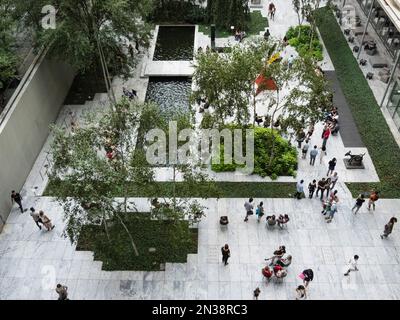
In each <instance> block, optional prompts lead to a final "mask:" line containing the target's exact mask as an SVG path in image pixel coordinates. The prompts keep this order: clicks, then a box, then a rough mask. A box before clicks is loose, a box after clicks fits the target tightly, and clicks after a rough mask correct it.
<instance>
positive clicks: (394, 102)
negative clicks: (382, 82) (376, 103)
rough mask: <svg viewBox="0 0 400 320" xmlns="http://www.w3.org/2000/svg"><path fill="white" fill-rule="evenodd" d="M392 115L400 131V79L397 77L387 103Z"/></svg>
mask: <svg viewBox="0 0 400 320" xmlns="http://www.w3.org/2000/svg"><path fill="white" fill-rule="evenodd" d="M386 107H387V109H388V111H389V113H390V116H391V117H392V118H393V120H394V123H395V124H396V127H397V129H399V131H400V80H399V79H397V80H396V81H395V83H394V85H393V89H392V91H391V93H390V95H389V99H388V102H387V105H386Z"/></svg>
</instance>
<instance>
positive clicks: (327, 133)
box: [322, 126, 331, 148]
mask: <svg viewBox="0 0 400 320" xmlns="http://www.w3.org/2000/svg"><path fill="white" fill-rule="evenodd" d="M330 136H331V128H330V127H329V126H325V128H324V131H323V132H322V147H325V148H326V142H327V141H328V139H329V137H330Z"/></svg>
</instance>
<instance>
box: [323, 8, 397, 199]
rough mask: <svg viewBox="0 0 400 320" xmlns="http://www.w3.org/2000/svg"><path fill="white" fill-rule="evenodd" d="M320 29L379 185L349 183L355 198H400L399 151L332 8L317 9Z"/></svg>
mask: <svg viewBox="0 0 400 320" xmlns="http://www.w3.org/2000/svg"><path fill="white" fill-rule="evenodd" d="M316 16H317V26H318V28H319V31H320V33H321V36H322V39H323V41H324V43H325V46H326V48H327V50H328V53H329V56H330V58H331V60H332V62H333V64H334V66H335V70H336V73H337V77H338V79H339V82H340V85H341V88H342V90H343V93H344V95H345V97H346V99H347V102H348V103H349V106H350V109H351V112H352V114H353V116H354V119H355V122H356V124H357V129H358V131H359V132H360V134H361V137H362V139H363V142H364V144H365V145H366V147H367V148H368V151H369V154H370V155H371V158H372V161H373V163H374V165H375V169H376V171H377V173H378V175H379V178H380V181H381V182H380V183H348V184H347V186H348V187H349V189H350V191H351V193H352V194H353V196H354V197H356V196H357V195H358V194H359V193H360V192H361V191H369V190H371V189H376V190H380V191H381V197H384V198H400V175H399V172H400V171H399V168H400V148H399V146H398V145H397V143H396V141H395V140H394V137H393V135H392V133H391V132H390V129H389V127H388V125H387V123H386V121H385V118H384V117H383V115H382V112H381V110H380V108H379V105H378V104H377V102H376V100H375V97H374V95H373V93H372V91H371V89H370V87H369V85H368V81H367V80H366V79H365V76H364V74H363V72H362V71H361V70H360V67H359V65H358V63H357V60H356V59H355V58H354V56H353V53H352V51H351V49H350V48H349V45H348V44H347V42H346V39H345V37H344V36H343V34H342V32H341V30H340V27H339V25H338V23H337V21H336V19H335V17H334V15H333V12H332V11H331V10H330V9H329V8H327V7H326V8H321V9H318V10H317V13H316Z"/></svg>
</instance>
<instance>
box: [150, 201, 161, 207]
mask: <svg viewBox="0 0 400 320" xmlns="http://www.w3.org/2000/svg"><path fill="white" fill-rule="evenodd" d="M151 205H152V206H153V207H154V208H156V209H159V208H160V207H161V204H160V202H158V198H154V199H152V200H151Z"/></svg>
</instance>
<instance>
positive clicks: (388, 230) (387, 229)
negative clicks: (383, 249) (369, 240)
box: [381, 217, 397, 239]
mask: <svg viewBox="0 0 400 320" xmlns="http://www.w3.org/2000/svg"><path fill="white" fill-rule="evenodd" d="M396 222H397V219H396V218H395V217H392V218H390V220H389V222H388V223H387V224H385V229H384V230H383V234H381V239H383V238H387V237H388V236H389V235H390V234H391V233H392V231H393V227H394V224H395V223H396Z"/></svg>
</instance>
